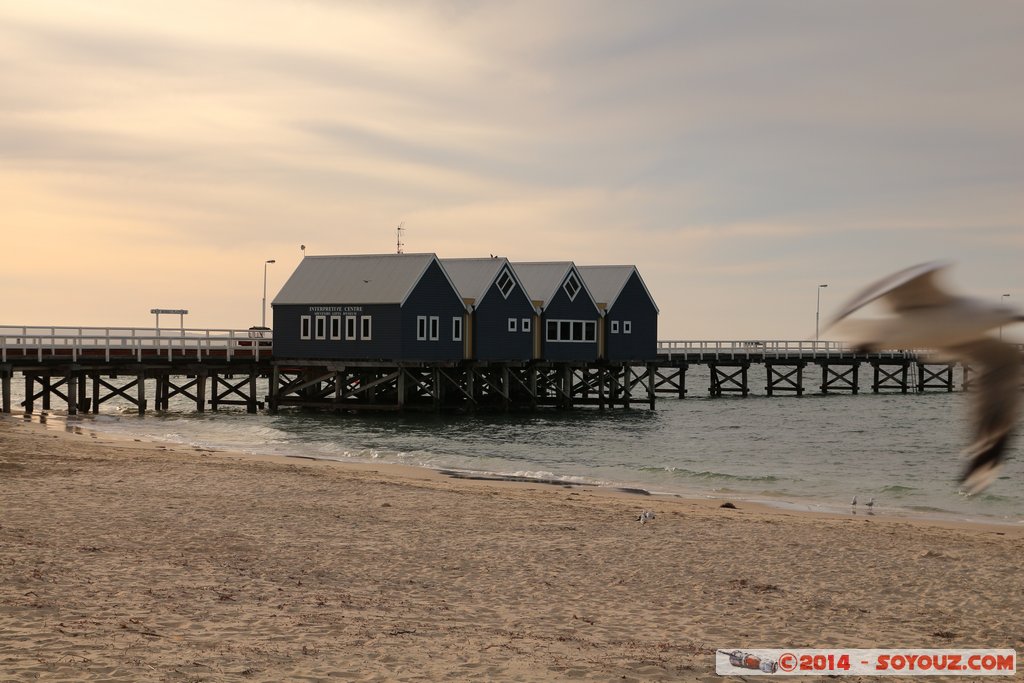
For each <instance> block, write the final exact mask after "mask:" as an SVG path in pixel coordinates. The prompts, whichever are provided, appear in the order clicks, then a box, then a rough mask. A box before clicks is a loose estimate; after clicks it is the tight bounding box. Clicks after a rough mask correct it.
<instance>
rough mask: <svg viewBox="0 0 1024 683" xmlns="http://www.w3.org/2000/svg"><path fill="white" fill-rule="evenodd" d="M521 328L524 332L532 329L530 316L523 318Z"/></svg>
mask: <svg viewBox="0 0 1024 683" xmlns="http://www.w3.org/2000/svg"><path fill="white" fill-rule="evenodd" d="M519 329H521V330H522V331H523V332H529V331H530V319H529V318H523V319H522V321H521V322H520V324H519Z"/></svg>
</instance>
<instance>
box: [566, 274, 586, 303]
mask: <svg viewBox="0 0 1024 683" xmlns="http://www.w3.org/2000/svg"><path fill="white" fill-rule="evenodd" d="M562 289H564V290H565V293H566V294H568V295H569V300H570V301H572V300H574V299H575V298H576V295H577V294H579V293H580V290H581V289H583V285H581V284H580V281H579V278H577V277H576V273H569V277H567V278H565V282H563V283H562Z"/></svg>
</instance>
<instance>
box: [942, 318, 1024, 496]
mask: <svg viewBox="0 0 1024 683" xmlns="http://www.w3.org/2000/svg"><path fill="white" fill-rule="evenodd" d="M957 351H959V352H961V353H962V355H963V356H964V357H966V358H967V360H968V361H970V362H971V363H972V364H973V365H975V366H976V367H980V373H979V375H978V385H977V387H978V390H977V395H976V396H975V397H974V429H975V436H974V442H973V443H971V445H970V446H968V448H967V450H966V452H965V455H966V456H967V458H968V460H969V462H968V463H967V468H966V469H965V470H964V473H963V476H961V477H960V482H961V484H962V485H963V489H964V491H965V492H966V493H968V494H974V493H980V492H981V491H983V490H984V489H985V488H986V487H987V486H988V485H989V484H991V483H992V482H993V481H995V479H996V476H997V475H998V474H999V469H1000V468H1001V467H1002V463H1003V460H1004V459H1005V458H1006V445H1007V444H1008V443H1009V440H1010V431H1011V430H1012V429H1013V425H1014V423H1015V422H1016V420H1017V406H1018V403H1019V402H1020V375H1021V371H1020V366H1021V357H1020V351H1018V350H1017V348H1016V347H1014V346H1011V345H1009V344H1004V343H1003V342H1000V341H997V340H995V339H988V338H984V339H979V340H978V341H976V342H974V343H972V344H969V345H966V346H963V347H960V348H959V349H957Z"/></svg>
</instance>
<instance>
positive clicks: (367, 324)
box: [359, 315, 373, 341]
mask: <svg viewBox="0 0 1024 683" xmlns="http://www.w3.org/2000/svg"><path fill="white" fill-rule="evenodd" d="M359 324H360V325H361V326H362V329H360V330H359V338H360V339H363V340H365V341H370V340H371V339H373V317H372V316H369V315H364V316H363V317H362V318H360V319H359Z"/></svg>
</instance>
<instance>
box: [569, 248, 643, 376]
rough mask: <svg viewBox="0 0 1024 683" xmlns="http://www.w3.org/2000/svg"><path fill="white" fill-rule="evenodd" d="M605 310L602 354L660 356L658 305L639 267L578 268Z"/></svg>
mask: <svg viewBox="0 0 1024 683" xmlns="http://www.w3.org/2000/svg"><path fill="white" fill-rule="evenodd" d="M577 270H578V271H579V273H580V275H581V276H582V277H583V281H584V282H585V283H586V284H587V288H588V289H589V290H590V292H591V293H592V294H593V296H594V298H595V299H596V301H597V305H598V307H599V308H601V309H602V310H603V311H604V317H603V321H602V324H603V333H604V334H603V339H604V345H603V346H604V353H603V357H604V358H605V359H606V360H609V361H653V360H656V359H657V357H658V313H659V311H658V305H657V304H656V303H655V302H654V297H652V296H651V292H650V290H648V289H647V285H646V284H644V281H643V278H642V277H640V271H638V270H637V268H636V266H579V267H578V268H577Z"/></svg>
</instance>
